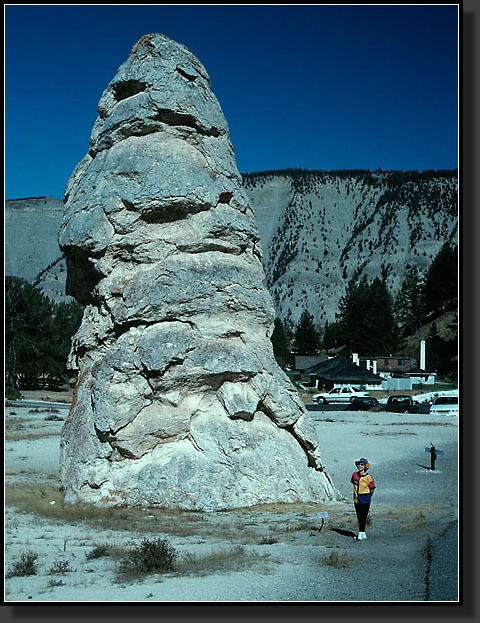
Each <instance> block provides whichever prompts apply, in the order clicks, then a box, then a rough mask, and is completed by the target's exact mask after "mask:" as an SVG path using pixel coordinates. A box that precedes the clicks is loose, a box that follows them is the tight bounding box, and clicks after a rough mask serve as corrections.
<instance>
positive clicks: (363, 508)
mask: <svg viewBox="0 0 480 623" xmlns="http://www.w3.org/2000/svg"><path fill="white" fill-rule="evenodd" d="M354 504H355V512H356V513H357V519H358V531H359V532H365V523H366V521H367V515H368V511H369V509H370V504H360V503H359V502H354Z"/></svg>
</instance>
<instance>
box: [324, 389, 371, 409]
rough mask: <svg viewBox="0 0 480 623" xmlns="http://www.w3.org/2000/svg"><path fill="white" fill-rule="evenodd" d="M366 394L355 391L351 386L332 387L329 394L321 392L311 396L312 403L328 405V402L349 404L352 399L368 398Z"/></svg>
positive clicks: (358, 390)
mask: <svg viewBox="0 0 480 623" xmlns="http://www.w3.org/2000/svg"><path fill="white" fill-rule="evenodd" d="M369 396H370V394H369V393H368V392H365V391H362V390H360V389H356V388H355V387H352V386H351V385H345V386H344V387H334V388H333V389H331V390H330V391H329V392H321V393H319V394H314V395H313V396H312V400H313V402H317V403H319V404H324V405H326V404H328V403H329V402H350V400H352V399H353V398H368V397H369Z"/></svg>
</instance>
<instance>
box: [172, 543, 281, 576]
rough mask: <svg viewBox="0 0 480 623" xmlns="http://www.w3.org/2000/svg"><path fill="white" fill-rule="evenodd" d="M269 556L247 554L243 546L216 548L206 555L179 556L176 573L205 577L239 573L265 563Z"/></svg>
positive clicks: (186, 554)
mask: <svg viewBox="0 0 480 623" xmlns="http://www.w3.org/2000/svg"><path fill="white" fill-rule="evenodd" d="M268 558H269V555H268V554H258V553H256V552H247V551H245V548H244V547H243V546H241V545H236V546H231V547H215V548H212V549H211V550H210V551H209V552H206V553H202V554H199V553H196V554H193V553H191V552H187V553H184V554H181V555H179V557H178V560H177V562H176V563H175V572H176V573H177V574H178V575H183V576H190V575H193V576H205V575H211V574H214V573H231V572H238V571H241V570H242V569H246V568H249V567H250V566H251V565H252V564H255V563H258V562H265V561H266V559H268Z"/></svg>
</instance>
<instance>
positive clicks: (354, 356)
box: [352, 353, 358, 366]
mask: <svg viewBox="0 0 480 623" xmlns="http://www.w3.org/2000/svg"><path fill="white" fill-rule="evenodd" d="M352 361H353V363H354V364H356V365H357V366H358V353H352Z"/></svg>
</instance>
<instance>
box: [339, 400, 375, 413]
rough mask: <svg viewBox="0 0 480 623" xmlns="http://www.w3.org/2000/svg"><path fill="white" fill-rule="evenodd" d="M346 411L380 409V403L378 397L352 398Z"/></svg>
mask: <svg viewBox="0 0 480 623" xmlns="http://www.w3.org/2000/svg"><path fill="white" fill-rule="evenodd" d="M345 411H380V403H379V402H378V400H377V399H376V398H371V397H368V398H352V400H351V402H350V404H349V405H348V407H347V408H346V409H345Z"/></svg>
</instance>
